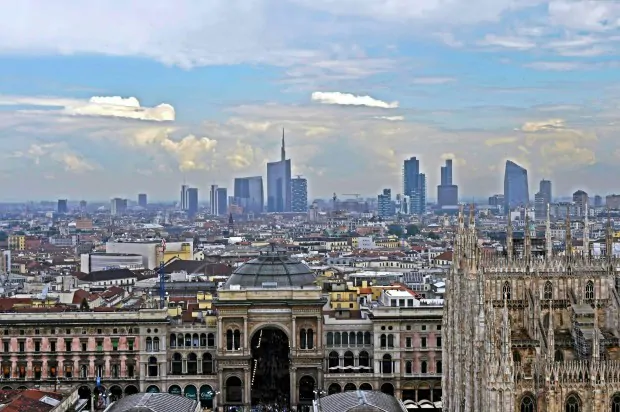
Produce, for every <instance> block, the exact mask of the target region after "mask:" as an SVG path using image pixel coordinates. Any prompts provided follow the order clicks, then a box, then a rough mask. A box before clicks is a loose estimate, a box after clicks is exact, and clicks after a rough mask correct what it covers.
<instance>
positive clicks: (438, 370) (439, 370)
mask: <svg viewBox="0 0 620 412" xmlns="http://www.w3.org/2000/svg"><path fill="white" fill-rule="evenodd" d="M435 373H443V365H442V363H441V361H437V362H436V363H435Z"/></svg>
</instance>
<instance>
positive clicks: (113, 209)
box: [110, 197, 127, 216]
mask: <svg viewBox="0 0 620 412" xmlns="http://www.w3.org/2000/svg"><path fill="white" fill-rule="evenodd" d="M126 211H127V199H121V198H120V197H115V198H114V199H112V200H111V202H110V213H111V214H112V215H113V216H121V215H122V214H123V213H125V212H126Z"/></svg>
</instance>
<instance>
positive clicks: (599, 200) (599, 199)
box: [594, 195, 603, 207]
mask: <svg viewBox="0 0 620 412" xmlns="http://www.w3.org/2000/svg"><path fill="white" fill-rule="evenodd" d="M602 206H603V198H602V197H601V196H600V195H595V196H594V207H602Z"/></svg>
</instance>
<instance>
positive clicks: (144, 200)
mask: <svg viewBox="0 0 620 412" xmlns="http://www.w3.org/2000/svg"><path fill="white" fill-rule="evenodd" d="M147 205H148V201H147V197H146V193H140V194H139V195H138V206H140V207H146V206H147Z"/></svg>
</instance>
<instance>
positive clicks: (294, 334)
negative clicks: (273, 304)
mask: <svg viewBox="0 0 620 412" xmlns="http://www.w3.org/2000/svg"><path fill="white" fill-rule="evenodd" d="M291 335H292V336H291V349H294V350H297V316H295V315H293V328H292V330H291Z"/></svg>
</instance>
